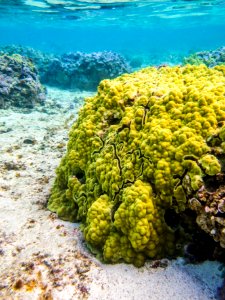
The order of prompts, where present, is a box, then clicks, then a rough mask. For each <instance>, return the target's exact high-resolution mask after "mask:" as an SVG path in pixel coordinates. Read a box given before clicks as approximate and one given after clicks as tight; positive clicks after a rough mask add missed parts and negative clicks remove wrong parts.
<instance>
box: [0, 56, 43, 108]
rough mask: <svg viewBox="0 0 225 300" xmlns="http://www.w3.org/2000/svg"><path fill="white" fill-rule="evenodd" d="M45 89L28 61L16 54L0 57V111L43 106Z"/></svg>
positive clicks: (34, 68) (32, 65)
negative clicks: (10, 108)
mask: <svg viewBox="0 0 225 300" xmlns="http://www.w3.org/2000/svg"><path fill="white" fill-rule="evenodd" d="M45 97H46V89H45V88H44V87H43V86H42V85H41V83H40V81H39V78H38V72H37V69H36V67H35V66H34V64H33V63H32V62H31V60H30V59H28V58H25V57H23V56H21V55H18V54H13V55H0V109H1V108H9V107H11V106H14V107H20V108H33V107H34V106H36V105H38V104H39V105H43V104H44V102H45Z"/></svg>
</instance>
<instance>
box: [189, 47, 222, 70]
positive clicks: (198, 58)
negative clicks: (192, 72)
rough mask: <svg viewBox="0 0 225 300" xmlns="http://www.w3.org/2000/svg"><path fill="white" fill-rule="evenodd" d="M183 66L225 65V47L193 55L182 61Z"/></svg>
mask: <svg viewBox="0 0 225 300" xmlns="http://www.w3.org/2000/svg"><path fill="white" fill-rule="evenodd" d="M183 64H191V65H200V64H205V65H206V66H207V67H214V66H217V65H221V64H225V47H220V48H218V49H216V50H210V51H201V52H196V53H193V54H191V55H190V56H188V57H185V58H184V59H183Z"/></svg>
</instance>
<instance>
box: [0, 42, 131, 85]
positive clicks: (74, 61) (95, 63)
mask: <svg viewBox="0 0 225 300" xmlns="http://www.w3.org/2000/svg"><path fill="white" fill-rule="evenodd" d="M1 53H2V54H10V55H11V54H20V55H23V56H25V57H27V58H30V59H32V61H33V63H34V64H35V65H36V67H37V69H38V72H39V75H40V80H41V82H42V83H43V84H48V85H52V86H57V87H61V88H68V89H80V90H91V91H92V90H96V88H97V86H98V84H99V82H100V81H101V80H102V79H112V78H116V77H117V76H119V75H121V74H123V73H129V72H131V68H130V66H129V64H128V63H127V61H126V60H125V58H123V57H122V56H121V55H119V54H117V53H114V52H111V51H103V52H93V53H90V54H87V53H83V52H74V53H72V52H71V53H65V54H62V55H53V54H47V53H42V52H41V51H38V50H35V49H33V48H29V47H22V46H15V45H11V46H4V47H1V48H0V54H1Z"/></svg>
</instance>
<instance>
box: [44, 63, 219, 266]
mask: <svg viewBox="0 0 225 300" xmlns="http://www.w3.org/2000/svg"><path fill="white" fill-rule="evenodd" d="M224 93H225V67H224V66H217V67H214V68H211V69H209V68H208V67H207V66H205V65H200V66H191V65H186V66H183V67H180V66H176V67H166V66H163V67H160V68H154V67H152V68H146V69H143V70H140V71H138V72H135V73H133V74H124V75H122V76H121V77H118V78H116V79H114V80H103V81H101V83H100V84H99V87H98V93H97V95H96V96H94V97H92V98H88V99H86V102H85V104H84V106H83V108H82V109H81V110H80V112H79V117H78V119H77V121H76V122H75V124H74V125H73V127H72V129H71V131H70V134H69V142H68V148H67V153H66V155H65V156H64V157H63V159H62V161H61V163H60V165H59V167H58V169H57V177H56V180H55V183H54V186H53V189H52V194H51V197H50V200H49V203H48V208H49V209H50V210H52V211H54V212H57V214H58V215H59V217H61V218H62V219H65V220H70V221H81V222H82V228H83V234H84V237H85V240H86V242H87V243H88V244H89V246H90V247H92V248H93V249H97V250H98V251H99V252H100V254H101V256H102V259H103V260H104V261H105V262H113V263H114V262H119V261H121V260H123V261H125V262H128V263H133V264H134V265H136V266H141V265H143V264H144V262H145V260H146V259H147V258H162V257H165V256H173V255H177V254H178V249H179V247H178V245H180V244H182V243H185V242H187V240H188V236H189V235H190V234H191V233H192V231H194V230H196V229H195V228H196V226H197V224H198V226H199V227H200V228H202V229H203V230H204V231H205V232H207V233H208V234H210V235H211V236H212V238H213V239H214V240H215V241H218V242H220V244H221V245H222V246H223V247H224V244H225V240H224V238H225V235H224V228H225V224H224V222H223V219H222V218H221V214H223V213H224V211H225V204H224V203H223V202H222V195H223V193H224V186H223V182H224V152H225V123H224V122H225V97H224ZM209 195H210V196H209ZM168 211H169V212H173V214H176V215H177V216H178V218H179V216H180V215H182V216H185V215H186V217H185V218H184V217H183V218H182V219H184V220H186V222H183V223H184V224H180V225H179V224H178V226H172V225H174V224H171V223H170V222H168V221H167V220H168V219H169V218H168V216H167V214H168ZM189 211H192V212H193V211H195V212H196V217H197V219H196V217H195V218H194V219H193V218H188V212H189ZM218 212H219V213H220V214H218ZM185 223H186V224H185Z"/></svg>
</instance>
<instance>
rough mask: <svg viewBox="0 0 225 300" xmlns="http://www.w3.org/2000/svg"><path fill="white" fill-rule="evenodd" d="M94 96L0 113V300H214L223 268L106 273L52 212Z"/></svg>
mask: <svg viewBox="0 0 225 300" xmlns="http://www.w3.org/2000/svg"><path fill="white" fill-rule="evenodd" d="M89 95H90V93H89V94H88V93H75V92H69V91H62V90H58V89H55V88H48V98H47V101H46V105H45V107H39V108H37V109H35V110H32V111H26V110H11V109H9V110H0V299H6V300H7V299H12V300H14V299H16V300H28V299H32V300H44V299H45V300H50V299H54V300H73V299H90V300H105V299H107V300H117V299H120V300H148V299H149V300H156V299H158V300H172V299H175V300H207V299H217V298H216V291H217V288H218V286H220V285H221V284H222V280H223V278H222V272H223V268H221V265H220V264H219V263H218V262H204V263H203V264H199V265H192V264H185V263H184V260H183V259H182V258H178V259H177V260H173V261H168V260H163V261H161V262H158V261H157V262H156V261H152V262H147V263H146V264H145V266H144V267H142V268H139V269H137V268H135V267H134V266H131V265H127V264H117V265H104V264H102V263H100V262H99V261H97V260H96V259H95V258H94V257H93V256H92V255H91V254H90V253H89V252H88V250H87V249H86V248H85V243H84V240H83V237H82V233H81V232H80V230H79V224H72V223H69V222H64V221H62V220H60V219H58V218H57V216H56V215H55V214H54V213H51V212H50V211H48V210H47V208H46V205H47V200H48V197H49V194H50V189H51V186H52V184H53V181H54V176H55V169H56V167H57V165H58V164H59V162H60V159H61V157H62V155H63V154H64V153H65V151H66V143H67V140H68V130H69V127H70V126H71V124H72V122H73V121H74V120H75V118H76V112H77V110H78V109H79V107H80V105H82V103H83V98H84V97H86V96H89ZM156 266H157V267H156Z"/></svg>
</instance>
